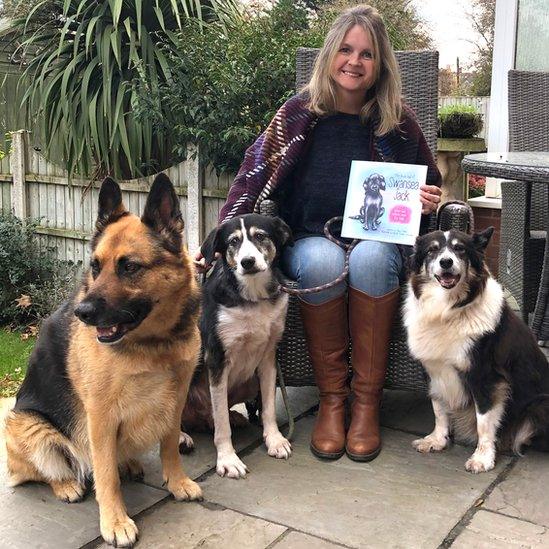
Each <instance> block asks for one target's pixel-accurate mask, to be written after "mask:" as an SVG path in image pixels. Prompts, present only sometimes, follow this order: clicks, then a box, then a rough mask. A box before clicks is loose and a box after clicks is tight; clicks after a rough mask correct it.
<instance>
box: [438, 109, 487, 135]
mask: <svg viewBox="0 0 549 549" xmlns="http://www.w3.org/2000/svg"><path fill="white" fill-rule="evenodd" d="M480 130H482V115H481V114H480V113H479V112H478V111H477V109H476V108H475V107H474V106H472V105H447V106H445V107H441V108H440V109H439V110H438V136H439V137H457V138H462V139H465V138H469V137H474V136H475V135H477V134H478V133H479V132H480Z"/></svg>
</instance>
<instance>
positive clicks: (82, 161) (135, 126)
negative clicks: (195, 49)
mask: <svg viewBox="0 0 549 549" xmlns="http://www.w3.org/2000/svg"><path fill="white" fill-rule="evenodd" d="M15 8H16V9H19V6H15ZM238 17H239V12H238V10H237V7H236V4H235V0H206V1H204V0H200V1H199V0H156V1H155V2H143V1H142V0H126V1H121V0H108V1H102V2H97V0H43V1H42V2H39V3H34V6H33V7H32V9H31V10H30V11H29V12H28V14H27V16H26V17H24V18H23V17H20V18H17V19H15V20H13V22H12V29H13V30H14V31H15V33H14V34H17V35H19V36H22V37H23V45H22V47H23V48H30V49H34V51H35V55H34V56H33V57H32V58H31V60H30V61H29V64H28V67H27V69H26V70H25V73H24V74H23V76H22V79H23V80H22V81H27V82H30V85H29V86H28V89H27V91H26V93H25V95H24V98H23V102H24V104H25V105H27V106H28V107H29V112H30V114H31V116H32V117H33V119H36V120H39V121H40V126H41V128H40V129H41V133H42V134H43V135H44V136H45V143H46V147H45V149H46V154H47V152H48V150H49V148H50V147H52V146H53V145H54V144H55V143H56V142H57V143H61V145H62V149H63V157H64V162H65V164H66V167H67V169H68V171H69V174H71V175H73V174H74V173H77V172H78V173H81V174H90V173H91V172H92V171H95V174H96V175H98V176H102V175H105V174H113V175H114V176H116V177H125V178H128V177H136V176H140V175H145V174H148V173H151V172H155V171H157V170H158V169H161V168H165V167H167V162H168V161H169V158H170V153H171V142H170V135H169V134H168V133H162V132H156V131H154V129H153V127H152V125H151V124H150V123H147V122H146V121H145V122H143V123H142V122H140V121H139V120H137V118H136V117H135V116H134V114H133V109H134V107H135V103H136V100H137V92H136V89H135V82H137V81H139V82H142V83H143V82H144V83H147V85H148V86H149V87H150V88H151V89H153V90H154V89H157V88H158V87H159V86H160V85H161V84H162V83H165V82H169V81H170V80H171V78H172V74H171V69H170V66H169V64H168V62H167V57H166V50H165V46H166V45H169V44H172V45H173V44H174V41H175V32H176V31H177V30H181V29H183V28H184V26H185V25H186V24H187V22H188V21H189V20H191V19H195V20H198V21H199V22H200V25H201V26H202V25H204V23H208V22H211V21H218V22H221V23H230V22H231V21H232V20H234V19H237V18H238ZM25 79H28V80H25Z"/></svg>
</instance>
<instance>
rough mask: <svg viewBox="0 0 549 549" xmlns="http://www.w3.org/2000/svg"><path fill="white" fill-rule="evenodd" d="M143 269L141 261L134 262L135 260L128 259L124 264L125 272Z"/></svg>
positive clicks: (131, 272)
mask: <svg viewBox="0 0 549 549" xmlns="http://www.w3.org/2000/svg"><path fill="white" fill-rule="evenodd" d="M139 269H141V265H139V263H134V262H133V261H127V262H126V263H125V265H124V272H125V273H128V274H133V273H136V272H137V271H139Z"/></svg>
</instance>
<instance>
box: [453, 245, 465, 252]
mask: <svg viewBox="0 0 549 549" xmlns="http://www.w3.org/2000/svg"><path fill="white" fill-rule="evenodd" d="M454 251H455V252H464V251H465V246H464V245H463V244H454Z"/></svg>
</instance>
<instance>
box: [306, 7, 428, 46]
mask: <svg viewBox="0 0 549 549" xmlns="http://www.w3.org/2000/svg"><path fill="white" fill-rule="evenodd" d="M366 3H367V4H369V5H370V6H373V7H374V8H376V9H377V11H378V12H379V13H380V14H381V16H382V17H383V21H384V22H385V26H386V27H387V33H388V34H389V38H390V40H391V44H392V45H393V48H394V49H395V50H414V49H417V50H419V49H429V48H430V47H432V40H431V38H430V36H429V33H428V32H427V30H426V28H425V25H424V21H423V20H422V19H421V17H420V16H419V15H418V13H417V11H416V10H415V8H414V6H413V3H412V0H369V1H368V2H366ZM316 4H317V5H318V7H319V11H318V13H319V19H320V21H319V24H320V25H322V24H323V27H324V29H323V30H324V32H327V30H328V28H329V27H330V25H331V24H332V22H333V20H334V19H335V17H337V15H338V14H339V13H341V10H343V9H345V8H348V7H351V6H357V5H360V4H364V2H363V1H361V0H317V1H316Z"/></svg>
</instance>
